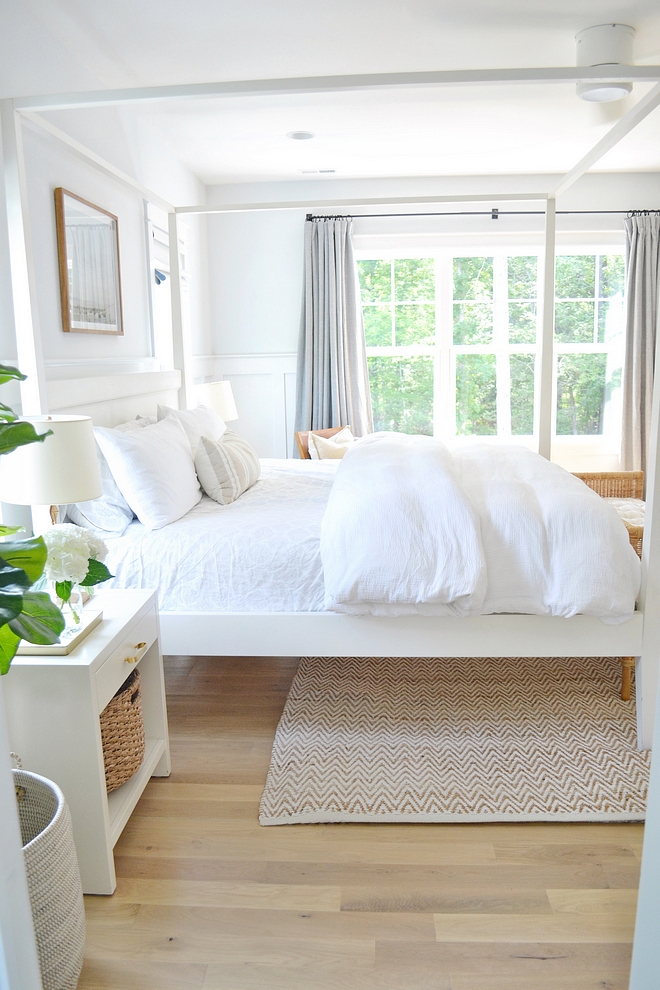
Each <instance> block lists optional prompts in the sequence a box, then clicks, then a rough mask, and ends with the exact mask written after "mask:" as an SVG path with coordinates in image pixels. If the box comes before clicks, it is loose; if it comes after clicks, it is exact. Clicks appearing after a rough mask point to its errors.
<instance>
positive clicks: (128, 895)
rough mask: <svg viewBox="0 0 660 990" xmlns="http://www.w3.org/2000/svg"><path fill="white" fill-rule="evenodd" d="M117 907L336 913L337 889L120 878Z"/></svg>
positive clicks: (339, 899) (338, 894)
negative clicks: (154, 905)
mask: <svg viewBox="0 0 660 990" xmlns="http://www.w3.org/2000/svg"><path fill="white" fill-rule="evenodd" d="M112 900H113V901H115V902H117V903H119V904H131V905H141V904H168V905H173V906H176V905H178V906H180V907H220V908H247V909H251V910H268V911H270V910H277V911H339V910H340V908H341V888H340V887H321V886H313V885H312V884H309V885H308V886H302V885H301V886H296V885H294V884H267V883H229V882H218V881H216V882H213V881H204V880H173V879H167V880H140V879H135V878H125V877H120V878H119V880H118V881H117V890H116V891H115V893H114V896H113V898H112Z"/></svg>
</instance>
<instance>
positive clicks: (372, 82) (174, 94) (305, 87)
mask: <svg viewBox="0 0 660 990" xmlns="http://www.w3.org/2000/svg"><path fill="white" fill-rule="evenodd" d="M621 79H624V80H629V81H631V82H657V81H659V80H660V65H620V66H619V65H617V66H608V67H607V72H605V71H604V67H603V66H593V67H592V66H580V67H576V66H559V67H557V68H532V69H450V70H443V71H439V72H381V73H367V74H360V75H345V76H301V77H293V78H287V79H245V80H238V81H228V82H212V83H188V84H184V85H180V86H142V87H137V88H133V89H106V90H99V91H97V92H87V93H59V94H51V95H46V96H27V97H21V98H20V99H15V100H14V106H15V108H16V109H17V110H19V111H22V110H34V111H39V110H41V111H45V110H74V109H80V108H82V107H100V106H118V105H121V104H126V103H142V102H152V101H159V100H199V99H205V98H209V97H232V96H278V95H279V96H282V95H287V94H294V93H332V92H350V91H358V90H369V89H387V88H390V89H392V88H400V87H415V86H471V85H475V86H479V85H481V86H483V85H489V84H495V83H500V84H506V83H522V84H525V83H528V84H529V83H571V82H582V81H584V82H612V81H616V80H621Z"/></svg>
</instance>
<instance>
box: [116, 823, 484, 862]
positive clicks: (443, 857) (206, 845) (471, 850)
mask: <svg viewBox="0 0 660 990" xmlns="http://www.w3.org/2000/svg"><path fill="white" fill-rule="evenodd" d="M323 830H324V826H321V827H317V826H314V825H286V826H280V827H273V828H261V827H260V826H259V825H258V824H253V826H252V827H250V826H247V827H245V826H243V824H242V823H232V822H212V821H209V820H208V819H202V820H200V821H198V822H197V825H196V827H195V828H194V829H192V828H191V827H190V825H189V823H187V822H180V821H178V820H173V819H169V818H165V819H161V820H160V821H159V823H158V824H155V821H154V819H151V818H140V817H135V818H133V819H131V821H129V823H128V825H127V826H126V828H125V829H124V833H123V835H122V836H121V838H120V840H119V842H118V843H117V847H116V848H117V852H118V853H120V854H126V853H132V854H134V855H135V854H137V853H140V854H145V853H152V854H154V855H158V856H176V855H182V854H183V855H185V856H190V857H196V856H203V857H209V856H217V857H220V858H222V859H265V860H269V861H273V860H284V861H297V862H300V861H301V860H302V861H305V862H317V861H319V860H323V861H325V862H337V863H391V864H393V865H394V864H402V865H404V864H414V865H420V866H439V865H455V866H475V865H482V864H486V863H492V862H493V861H494V859H495V854H494V851H493V846H492V845H491V843H489V842H451V841H450V842H437V843H434V844H432V843H429V842H424V843H419V844H417V843H415V842H407V843H404V842H380V841H365V840H362V841H353V840H352V839H351V838H350V833H348V834H347V833H344V836H343V838H342V839H340V840H337V841H336V842H328V840H327V838H324V837H323V834H322V833H323Z"/></svg>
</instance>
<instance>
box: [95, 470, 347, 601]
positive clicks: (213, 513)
mask: <svg viewBox="0 0 660 990" xmlns="http://www.w3.org/2000/svg"><path fill="white" fill-rule="evenodd" d="M339 464H340V461H299V460H276V459H264V460H262V461H261V465H262V473H261V477H260V479H259V481H257V483H256V484H255V485H253V486H252V488H250V489H249V491H247V492H245V494H244V495H241V497H240V498H238V499H237V500H236V501H235V502H232V503H231V504H230V505H219V504H218V503H217V502H214V501H213V500H212V499H210V498H208V497H207V496H204V497H203V498H202V500H201V501H200V502H199V503H198V504H197V505H196V506H195V507H194V508H193V509H192V510H191V511H190V512H188V513H187V514H186V515H185V516H183V517H182V518H181V519H178V520H177V521H176V522H173V523H170V525H169V526H165V527H164V528H163V529H159V530H154V531H151V532H150V531H149V530H147V529H146V528H145V527H144V526H143V525H142V524H141V523H139V522H137V521H134V522H132V523H131V525H130V526H129V527H128V529H127V530H126V531H125V533H124V534H123V536H120V537H117V538H115V539H112V540H106V543H107V545H108V550H109V554H108V558H107V560H106V563H107V565H108V567H109V568H110V572H111V573H112V574H114V575H115V578H114V580H113V581H111V582H108V584H107V585H106V586H105V587H110V588H157V589H158V602H159V607H160V609H161V610H162V611H166V612H170V611H172V612H178V611H181V612H316V611H322V610H323V595H324V583H323V570H322V566H321V555H320V545H319V532H320V529H321V519H322V517H323V513H324V512H325V507H326V503H327V501H328V495H329V493H330V488H331V486H332V481H333V479H334V475H335V472H336V470H337V467H338V465H339Z"/></svg>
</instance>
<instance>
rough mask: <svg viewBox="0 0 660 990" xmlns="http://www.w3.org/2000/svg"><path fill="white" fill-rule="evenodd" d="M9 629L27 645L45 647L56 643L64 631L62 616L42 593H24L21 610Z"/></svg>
mask: <svg viewBox="0 0 660 990" xmlns="http://www.w3.org/2000/svg"><path fill="white" fill-rule="evenodd" d="M9 628H10V629H11V631H12V632H13V633H15V634H16V635H17V636H20V638H21V639H26V640H27V641H28V643H38V644H39V645H40V646H47V645H49V644H51V643H57V641H58V639H59V637H60V633H61V632H62V630H63V629H64V616H63V615H62V613H61V612H60V610H59V608H58V607H57V605H55V603H54V602H52V601H51V599H50V598H49V596H48V595H47V594H46V593H45V592H43V591H26V593H25V595H24V596H23V610H22V612H21V613H20V615H18V616H17V617H16V618H15V619H12V621H11V622H10V623H9Z"/></svg>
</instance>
